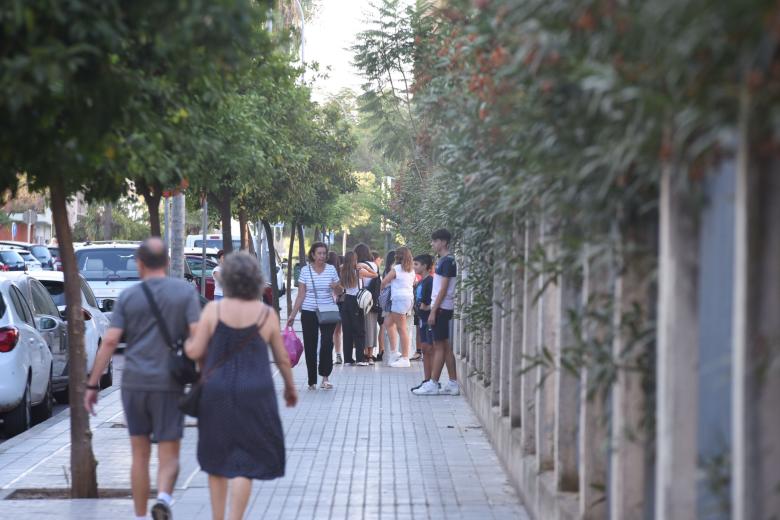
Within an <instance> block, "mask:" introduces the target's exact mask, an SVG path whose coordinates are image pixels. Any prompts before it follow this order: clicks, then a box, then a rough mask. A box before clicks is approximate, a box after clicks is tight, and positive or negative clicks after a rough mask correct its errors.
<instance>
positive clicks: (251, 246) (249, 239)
mask: <svg viewBox="0 0 780 520" xmlns="http://www.w3.org/2000/svg"><path fill="white" fill-rule="evenodd" d="M246 241H247V246H248V247H247V251H249V254H250V255H252V256H254V257H257V251H256V250H255V243H254V241H253V240H252V230H251V228H250V227H249V222H247V223H246Z"/></svg>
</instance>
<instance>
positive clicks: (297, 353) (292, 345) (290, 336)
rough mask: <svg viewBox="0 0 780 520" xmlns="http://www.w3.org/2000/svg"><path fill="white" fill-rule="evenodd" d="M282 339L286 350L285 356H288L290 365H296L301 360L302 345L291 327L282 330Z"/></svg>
mask: <svg viewBox="0 0 780 520" xmlns="http://www.w3.org/2000/svg"><path fill="white" fill-rule="evenodd" d="M282 339H283V340H284V348H286V349H287V354H288V355H289V356H290V365H292V366H295V365H297V364H298V361H300V360H301V354H303V343H301V340H300V339H299V338H298V336H297V335H296V334H295V331H294V330H293V328H292V327H287V328H286V329H284V332H283V333H282Z"/></svg>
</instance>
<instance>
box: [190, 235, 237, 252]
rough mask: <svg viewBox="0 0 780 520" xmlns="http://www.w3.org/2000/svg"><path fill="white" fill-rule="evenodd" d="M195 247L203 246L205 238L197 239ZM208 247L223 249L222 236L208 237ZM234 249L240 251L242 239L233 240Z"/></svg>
mask: <svg viewBox="0 0 780 520" xmlns="http://www.w3.org/2000/svg"><path fill="white" fill-rule="evenodd" d="M195 247H203V239H201V240H196V241H195ZM206 247H213V248H215V249H222V239H221V238H209V239H206ZM233 249H234V250H236V251H238V250H239V249H241V241H240V240H233Z"/></svg>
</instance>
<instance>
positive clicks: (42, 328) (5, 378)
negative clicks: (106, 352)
mask: <svg viewBox="0 0 780 520" xmlns="http://www.w3.org/2000/svg"><path fill="white" fill-rule="evenodd" d="M58 326H59V325H58V323H57V321H56V320H54V319H52V318H48V317H45V318H39V319H36V318H35V317H34V316H33V311H32V308H31V307H30V304H29V303H28V301H27V300H26V298H25V297H24V295H23V293H22V291H21V290H20V288H19V287H18V286H17V284H16V282H15V281H13V280H0V417H2V419H3V429H4V430H5V433H6V435H16V434H18V433H21V432H23V431H25V430H27V429H28V428H30V426H32V424H33V423H35V422H39V421H43V420H46V419H48V418H49V417H51V413H52V409H53V407H54V385H53V383H54V382H53V377H52V376H53V372H52V364H53V359H52V353H51V350H49V345H48V344H47V343H46V340H45V339H44V337H43V336H42V333H44V334H45V333H49V332H52V331H55V330H56V329H57V328H58Z"/></svg>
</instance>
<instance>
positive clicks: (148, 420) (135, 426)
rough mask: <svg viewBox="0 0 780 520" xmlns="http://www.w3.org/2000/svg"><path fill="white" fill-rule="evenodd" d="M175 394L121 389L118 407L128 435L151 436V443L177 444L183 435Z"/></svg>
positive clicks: (182, 422)
mask: <svg viewBox="0 0 780 520" xmlns="http://www.w3.org/2000/svg"><path fill="white" fill-rule="evenodd" d="M181 395H182V394H181V393H179V392H165V391H160V390H156V391H146V390H128V389H126V388H122V407H123V408H124V409H125V420H126V421H127V430H128V432H129V433H130V435H147V436H148V435H151V436H152V438H153V440H155V441H157V442H161V441H163V442H164V441H177V440H179V439H181V438H182V437H183V436H184V414H183V413H182V411H181V410H179V398H180V397H181Z"/></svg>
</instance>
